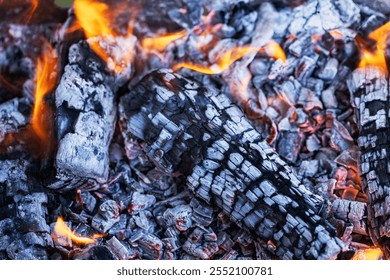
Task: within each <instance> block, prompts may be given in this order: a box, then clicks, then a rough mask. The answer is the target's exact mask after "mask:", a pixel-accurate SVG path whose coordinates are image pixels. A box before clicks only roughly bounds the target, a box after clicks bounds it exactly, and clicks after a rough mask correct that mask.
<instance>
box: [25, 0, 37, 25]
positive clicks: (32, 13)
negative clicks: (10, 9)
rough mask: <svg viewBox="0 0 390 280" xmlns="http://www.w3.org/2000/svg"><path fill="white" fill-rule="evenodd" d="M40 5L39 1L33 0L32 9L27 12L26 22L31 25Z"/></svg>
mask: <svg viewBox="0 0 390 280" xmlns="http://www.w3.org/2000/svg"><path fill="white" fill-rule="evenodd" d="M38 5H39V0H31V7H30V8H29V10H28V11H27V15H26V22H27V23H29V22H30V20H31V18H32V16H33V15H34V13H35V11H36V10H37V8H38Z"/></svg>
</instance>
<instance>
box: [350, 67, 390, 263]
mask: <svg viewBox="0 0 390 280" xmlns="http://www.w3.org/2000/svg"><path fill="white" fill-rule="evenodd" d="M388 85H389V82H388V78H387V75H386V73H385V72H384V71H383V70H381V69H380V68H379V67H374V66H368V67H366V68H363V69H357V70H355V71H354V72H353V73H352V76H351V78H350V80H349V83H348V86H349V91H350V92H351V95H352V99H353V101H354V105H355V107H356V112H357V117H358V126H359V132H360V136H359V139H358V145H359V148H360V151H361V155H360V160H359V169H360V173H361V176H362V183H363V184H362V185H363V190H364V191H365V193H366V194H367V203H368V207H367V210H368V230H369V233H370V236H371V238H372V240H373V241H374V243H375V244H377V245H380V246H381V247H383V249H384V251H385V255H386V254H387V256H389V255H390V185H389V180H390V177H389V154H390V147H389V135H390V130H389V128H390V123H389V117H388V114H389V86H388Z"/></svg>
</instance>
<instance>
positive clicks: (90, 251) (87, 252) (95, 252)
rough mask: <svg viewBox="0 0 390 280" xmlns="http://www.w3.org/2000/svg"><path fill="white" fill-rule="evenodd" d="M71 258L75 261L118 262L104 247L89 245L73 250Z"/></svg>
mask: <svg viewBox="0 0 390 280" xmlns="http://www.w3.org/2000/svg"><path fill="white" fill-rule="evenodd" d="M70 258H71V259H74V260H117V257H116V256H115V255H114V254H113V253H112V252H111V251H110V249H109V248H108V247H107V246H102V245H88V246H86V247H84V248H77V249H75V250H72V251H71V253H70Z"/></svg>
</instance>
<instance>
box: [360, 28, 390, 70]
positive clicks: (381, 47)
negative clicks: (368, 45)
mask: <svg viewBox="0 0 390 280" xmlns="http://www.w3.org/2000/svg"><path fill="white" fill-rule="evenodd" d="M389 33H390V21H389V22H388V23H386V24H385V25H383V26H381V27H379V28H378V29H376V30H375V31H373V32H371V33H370V35H369V36H368V37H369V38H370V39H372V40H374V41H376V43H377V44H376V47H375V50H374V51H373V52H371V51H370V50H367V49H364V48H363V49H362V56H363V57H362V60H361V61H360V63H359V66H358V67H359V68H366V67H367V66H377V67H379V68H381V69H382V70H383V71H384V72H386V73H387V65H386V57H385V48H386V40H387V36H388V34H389Z"/></svg>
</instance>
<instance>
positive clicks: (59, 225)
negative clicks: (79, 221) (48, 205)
mask: <svg viewBox="0 0 390 280" xmlns="http://www.w3.org/2000/svg"><path fill="white" fill-rule="evenodd" d="M54 233H55V234H56V236H55V237H54V238H59V237H60V238H61V237H62V238H65V239H71V240H72V242H73V243H75V244H78V245H88V244H94V243H96V239H97V238H101V237H104V234H94V235H93V236H92V237H83V236H79V235H77V234H75V233H74V232H73V231H72V230H71V229H70V228H69V227H68V226H67V225H66V224H65V222H64V219H62V217H58V218H57V222H56V225H55V226H54Z"/></svg>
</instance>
